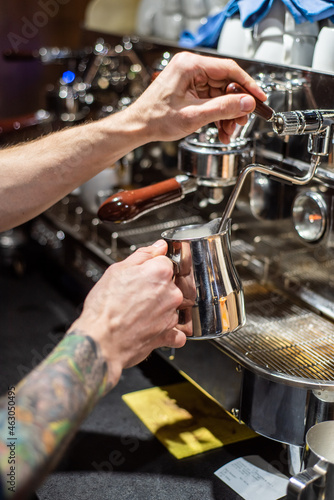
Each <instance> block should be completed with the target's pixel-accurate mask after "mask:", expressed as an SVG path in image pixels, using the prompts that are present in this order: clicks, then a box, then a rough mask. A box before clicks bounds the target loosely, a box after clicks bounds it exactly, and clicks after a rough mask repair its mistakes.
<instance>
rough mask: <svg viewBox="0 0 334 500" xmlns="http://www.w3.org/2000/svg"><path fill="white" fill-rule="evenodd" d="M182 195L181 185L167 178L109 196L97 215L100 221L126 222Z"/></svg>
mask: <svg viewBox="0 0 334 500" xmlns="http://www.w3.org/2000/svg"><path fill="white" fill-rule="evenodd" d="M183 196H184V193H183V188H182V185H181V184H180V183H179V182H178V181H177V180H176V179H174V178H173V179H168V180H166V181H162V182H158V183H157V184H153V185H151V186H146V187H143V188H139V189H133V190H129V191H120V192H119V193H116V194H114V195H112V196H110V197H109V198H107V199H106V200H105V201H104V202H103V203H102V205H101V206H100V208H99V210H98V212H97V215H98V217H99V218H100V219H101V220H102V221H109V222H126V221H129V220H133V219H136V218H137V217H138V216H139V215H142V214H143V213H145V212H147V211H148V210H150V209H152V208H158V207H160V206H162V205H165V204H166V203H169V202H172V201H177V200H181V199H182V198H183Z"/></svg>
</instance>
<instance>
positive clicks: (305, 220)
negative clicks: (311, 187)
mask: <svg viewBox="0 0 334 500" xmlns="http://www.w3.org/2000/svg"><path fill="white" fill-rule="evenodd" d="M292 217H293V223H294V226H295V229H296V231H297V233H298V234H299V236H300V237H301V238H302V239H303V240H305V241H308V242H309V243H315V242H317V241H319V240H320V239H321V238H322V236H323V235H324V233H325V230H326V225H327V205H326V202H325V200H324V198H323V196H322V195H321V194H319V193H315V192H313V191H307V192H305V193H301V194H299V195H298V196H297V197H296V198H295V201H294V204H293V208H292Z"/></svg>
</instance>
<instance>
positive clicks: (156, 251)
mask: <svg viewBox="0 0 334 500" xmlns="http://www.w3.org/2000/svg"><path fill="white" fill-rule="evenodd" d="M166 252H167V243H166V242H165V240H158V241H156V242H155V243H153V245H150V246H148V247H141V248H138V250H136V251H135V252H134V253H133V254H132V255H130V257H127V258H126V259H125V260H124V261H123V263H124V264H131V265H139V264H143V263H144V262H146V261H147V260H150V259H153V258H154V257H157V256H158V255H166Z"/></svg>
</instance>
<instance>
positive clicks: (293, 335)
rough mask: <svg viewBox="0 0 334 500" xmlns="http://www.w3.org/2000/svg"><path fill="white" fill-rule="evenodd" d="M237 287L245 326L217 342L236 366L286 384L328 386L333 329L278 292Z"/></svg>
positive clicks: (333, 367) (333, 362) (333, 373)
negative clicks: (323, 383) (237, 362)
mask: <svg viewBox="0 0 334 500" xmlns="http://www.w3.org/2000/svg"><path fill="white" fill-rule="evenodd" d="M243 285H244V291H245V303H246V314H247V323H246V325H245V326H244V327H243V328H242V329H241V330H239V331H237V332H235V333H232V334H230V335H228V336H227V337H224V338H222V339H219V340H217V342H218V343H219V344H220V345H221V347H223V348H224V349H226V350H228V351H230V352H232V354H233V355H234V357H237V358H238V359H239V360H240V363H241V364H246V365H251V366H252V369H253V370H254V366H255V367H257V368H258V369H259V370H261V372H266V373H267V374H268V375H269V374H270V375H271V376H272V375H275V376H279V377H282V378H284V379H286V378H290V379H291V382H298V381H299V382H302V383H307V382H308V381H310V382H311V383H314V381H333V382H334V325H333V323H331V322H330V321H328V320H326V319H324V318H322V317H320V316H318V315H317V314H315V313H313V312H311V311H309V310H308V309H306V308H303V307H300V306H298V305H296V304H294V303H292V302H291V300H290V299H288V298H286V297H285V296H284V295H282V294H281V293H280V292H279V291H276V290H271V289H269V288H266V287H264V286H262V285H259V284H258V283H256V282H255V281H248V282H244V283H243ZM298 379H299V380H298ZM301 379H303V380H301Z"/></svg>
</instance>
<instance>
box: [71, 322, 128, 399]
mask: <svg viewBox="0 0 334 500" xmlns="http://www.w3.org/2000/svg"><path fill="white" fill-rule="evenodd" d="M77 322H78V320H77V321H75V322H74V323H73V324H72V326H71V328H70V329H69V330H68V332H67V333H66V336H65V337H64V338H67V337H71V336H75V337H77V338H80V339H81V342H83V343H84V342H87V341H89V344H90V346H91V349H92V351H93V352H94V356H95V358H94V360H92V361H91V362H90V366H89V365H88V369H89V370H90V371H91V370H92V369H93V368H94V371H96V372H99V373H100V384H99V387H97V388H96V390H97V391H98V394H99V396H100V397H101V396H104V395H105V394H107V392H109V391H110V390H111V389H113V388H114V387H115V386H116V385H117V383H118V381H119V379H120V377H121V374H122V366H121V364H120V363H119V361H118V360H111V359H110V352H109V350H108V346H106V345H105V342H103V338H104V337H103V335H102V334H101V335H100V334H99V333H96V328H95V329H94V335H90V332H89V333H88V331H87V328H82V325H79V324H77ZM80 363H82V364H85V361H84V360H80ZM102 374H103V376H102Z"/></svg>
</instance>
